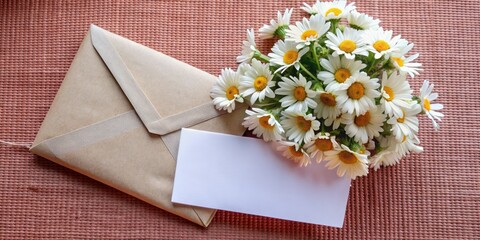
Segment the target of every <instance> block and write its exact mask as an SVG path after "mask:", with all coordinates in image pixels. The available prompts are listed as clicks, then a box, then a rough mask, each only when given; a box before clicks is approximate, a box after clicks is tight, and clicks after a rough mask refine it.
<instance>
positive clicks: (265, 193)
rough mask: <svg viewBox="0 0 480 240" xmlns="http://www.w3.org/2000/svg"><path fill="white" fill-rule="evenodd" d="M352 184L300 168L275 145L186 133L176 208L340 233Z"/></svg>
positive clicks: (321, 170) (320, 167) (320, 169)
mask: <svg viewBox="0 0 480 240" xmlns="http://www.w3.org/2000/svg"><path fill="white" fill-rule="evenodd" d="M349 189H350V179H349V178H346V177H342V178H340V177H338V176H337V175H336V172H335V170H328V169H327V168H325V166H324V164H316V163H313V164H311V165H309V166H307V167H299V166H298V165H296V164H294V163H293V162H292V161H290V160H288V159H286V158H284V157H283V156H281V154H280V153H279V152H278V151H276V150H275V148H274V147H273V146H272V145H271V143H265V142H264V141H263V140H260V139H254V138H247V137H238V136H232V135H226V134H220V133H212V132H205V131H198V130H192V129H182V133H181V138H180V147H179V152H178V158H177V169H176V173H175V182H174V187H173V196H172V202H175V203H181V204H188V205H194V206H201V207H207V208H214V209H222V210H227V211H233V212H240V213H247V214H254V215H260V216H267V217H273V218H280V219H286V220H292V221H299V222H306V223H314V224H322V225H327V226H334V227H342V226H343V220H344V217H345V209H346V205H347V200H348V194H349Z"/></svg>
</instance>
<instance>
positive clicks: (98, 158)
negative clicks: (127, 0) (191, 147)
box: [31, 25, 245, 227]
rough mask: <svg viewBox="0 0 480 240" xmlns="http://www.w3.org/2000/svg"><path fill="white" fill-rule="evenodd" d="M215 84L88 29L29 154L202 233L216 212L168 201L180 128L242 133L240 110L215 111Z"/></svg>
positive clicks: (126, 42)
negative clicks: (212, 92)
mask: <svg viewBox="0 0 480 240" xmlns="http://www.w3.org/2000/svg"><path fill="white" fill-rule="evenodd" d="M214 82H215V77H214V76H212V75H210V74H208V73H206V72H203V71H201V70H199V69H197V68H194V67H192V66H190V65H188V64H186V63H183V62H180V61H178V60H175V59H173V58H171V57H168V56H166V55H164V54H162V53H159V52H156V51H154V50H152V49H150V48H147V47H145V46H143V45H140V44H138V43H135V42H133V41H130V40H128V39H125V38H123V37H120V36H118V35H115V34H113V33H110V32H108V31H106V30H104V29H101V28H99V27H97V26H94V25H92V26H91V27H90V31H89V32H88V34H87V36H86V37H85V39H84V40H83V42H82V44H81V46H80V48H79V50H78V53H77V54H76V56H75V58H74V60H73V63H72V65H71V67H70V69H69V70H68V73H67V75H66V77H65V79H64V81H63V83H62V85H61V87H60V89H59V90H58V94H57V95H56V97H55V100H54V102H53V103H52V105H51V107H50V110H49V111H48V113H47V116H46V117H45V120H44V122H43V123H42V126H41V128H40V130H39V132H38V135H37V136H36V139H35V141H34V143H33V147H32V148H31V152H33V153H35V154H37V155H40V156H42V157H45V158H47V159H50V160H52V161H54V162H56V163H59V164H61V165H64V166H66V167H68V168H71V169H73V170H75V171H77V172H80V173H82V174H84V175H87V176H89V177H91V178H93V179H96V180H98V181H100V182H103V183H105V184H107V185H110V186H112V187H114V188H117V189H119V190H120V191H123V192H125V193H128V194H130V195H132V196H134V197H137V198H139V199H141V200H143V201H145V202H148V203H150V204H152V205H155V206H157V207H159V208H161V209H164V210H166V211H169V212H171V213H173V214H176V215H178V216H181V217H183V218H186V219H188V220H190V221H192V222H195V223H197V224H200V225H202V226H205V227H206V226H208V224H209V223H210V221H211V220H212V218H213V216H214V214H215V210H213V209H207V208H201V207H192V206H187V205H181V204H173V203H172V202H171V195H172V188H173V179H174V174H175V165H176V162H175V161H176V160H175V159H176V155H177V151H178V144H179V137H180V131H179V130H180V129H181V128H182V127H192V128H195V129H203V130H208V131H213V132H222V133H229V134H236V135H241V134H243V132H244V129H243V127H242V126H241V121H242V118H243V113H244V109H245V107H244V106H242V107H240V108H238V109H237V111H234V112H233V114H224V112H220V111H217V110H215V108H214V106H213V104H212V101H211V99H210V97H209V92H210V88H211V86H212V85H213V83H214ZM202 144H205V143H202Z"/></svg>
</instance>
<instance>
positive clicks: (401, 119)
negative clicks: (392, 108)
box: [397, 110, 405, 123]
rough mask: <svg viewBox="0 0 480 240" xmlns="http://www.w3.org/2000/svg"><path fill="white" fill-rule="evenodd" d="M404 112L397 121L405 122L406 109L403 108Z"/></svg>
mask: <svg viewBox="0 0 480 240" xmlns="http://www.w3.org/2000/svg"><path fill="white" fill-rule="evenodd" d="M402 112H403V115H402V117H401V118H397V122H399V123H403V122H405V111H403V110H402Z"/></svg>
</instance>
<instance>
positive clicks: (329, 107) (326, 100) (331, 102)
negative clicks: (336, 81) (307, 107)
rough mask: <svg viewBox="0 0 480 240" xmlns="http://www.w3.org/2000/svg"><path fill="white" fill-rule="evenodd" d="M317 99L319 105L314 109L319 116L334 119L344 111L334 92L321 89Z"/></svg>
mask: <svg viewBox="0 0 480 240" xmlns="http://www.w3.org/2000/svg"><path fill="white" fill-rule="evenodd" d="M317 99H318V103H317V107H316V108H315V109H314V110H315V114H316V115H317V118H324V119H328V118H330V119H334V118H336V117H337V116H338V115H339V114H340V113H342V112H341V111H340V108H338V107H337V101H336V100H335V95H333V93H332V92H329V91H320V92H319V94H318V98H317Z"/></svg>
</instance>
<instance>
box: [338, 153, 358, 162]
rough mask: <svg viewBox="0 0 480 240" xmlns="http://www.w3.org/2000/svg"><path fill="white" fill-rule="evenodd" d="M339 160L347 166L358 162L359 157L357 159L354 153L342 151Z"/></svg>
mask: <svg viewBox="0 0 480 240" xmlns="http://www.w3.org/2000/svg"><path fill="white" fill-rule="evenodd" d="M338 159H340V161H342V162H343V163H345V164H354V163H356V162H357V161H358V160H357V157H355V155H354V154H353V153H351V152H348V151H341V152H340V153H338Z"/></svg>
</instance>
